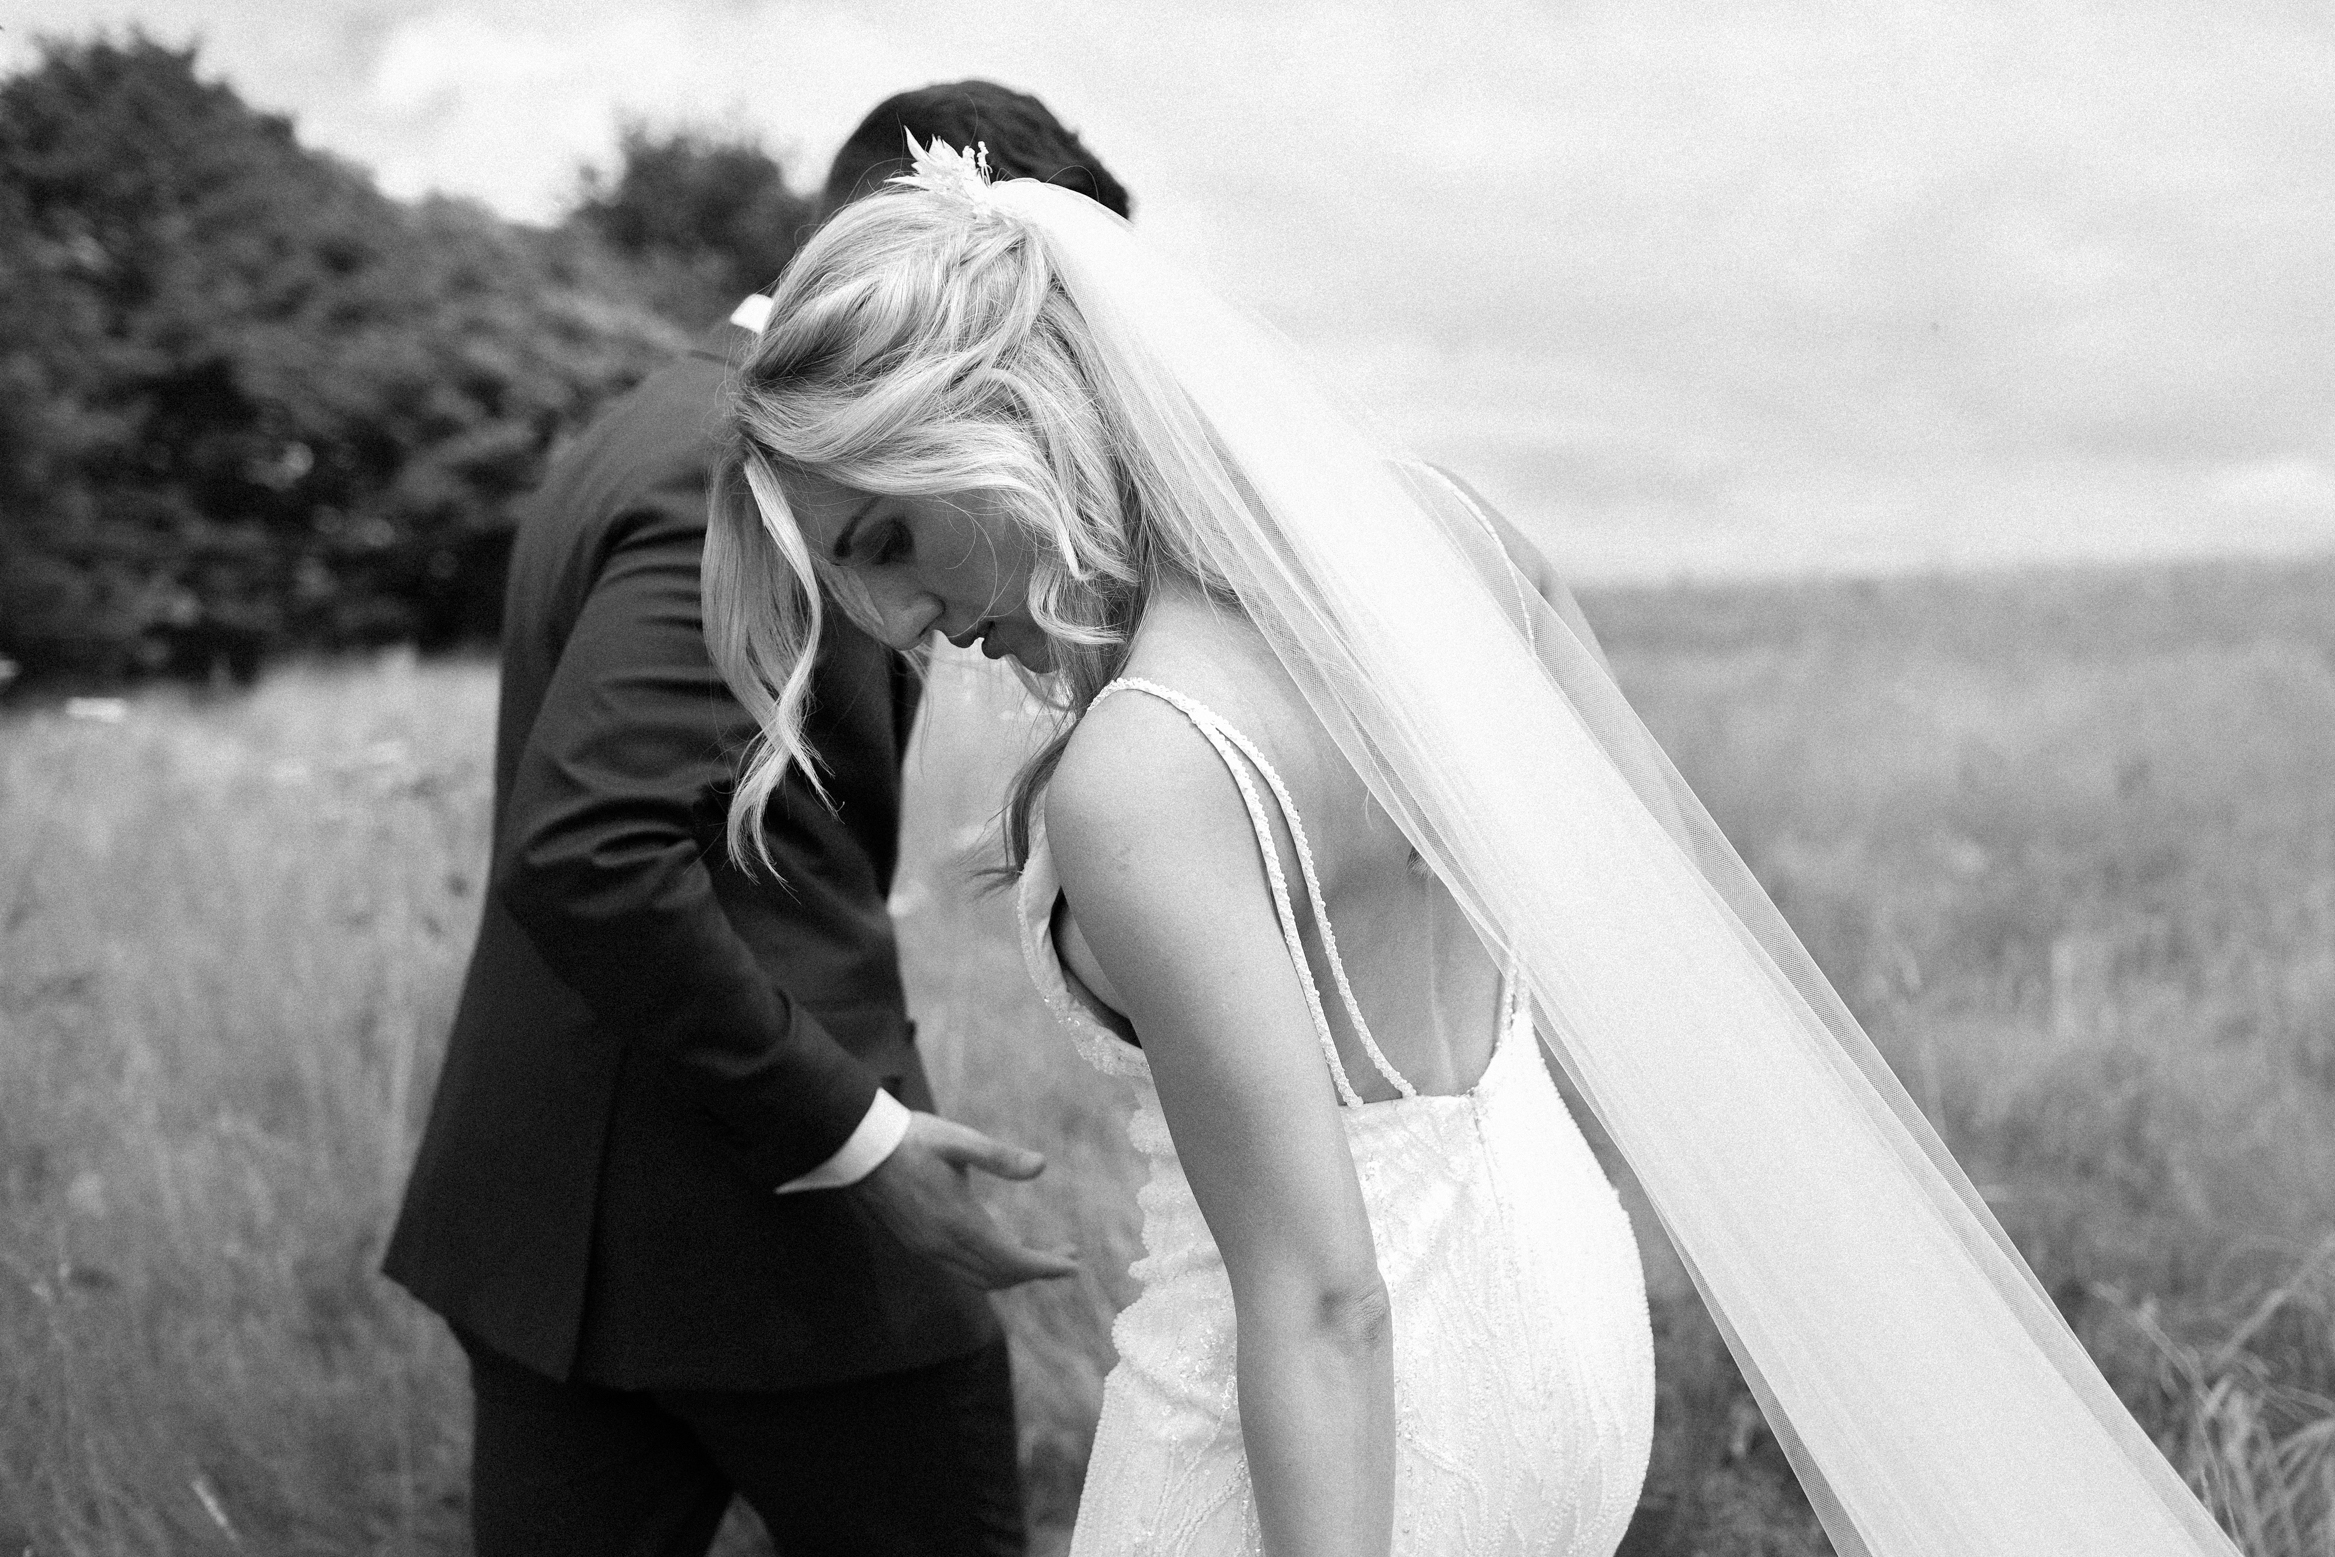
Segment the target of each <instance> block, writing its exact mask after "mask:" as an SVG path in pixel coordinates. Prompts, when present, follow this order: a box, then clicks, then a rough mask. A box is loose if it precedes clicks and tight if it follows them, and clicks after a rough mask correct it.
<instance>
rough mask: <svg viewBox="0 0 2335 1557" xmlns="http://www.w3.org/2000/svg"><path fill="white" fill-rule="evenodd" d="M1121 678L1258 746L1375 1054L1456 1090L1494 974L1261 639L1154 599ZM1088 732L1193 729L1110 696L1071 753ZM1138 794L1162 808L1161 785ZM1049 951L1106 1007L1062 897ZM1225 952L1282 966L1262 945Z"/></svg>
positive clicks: (1342, 1024) (1139, 742)
mask: <svg viewBox="0 0 2335 1557" xmlns="http://www.w3.org/2000/svg"><path fill="white" fill-rule="evenodd" d="M1125 673H1126V676H1127V677H1128V678H1130V679H1140V680H1145V681H1150V682H1155V683H1158V684H1160V685H1161V686H1164V687H1168V688H1173V689H1175V690H1176V691H1178V692H1181V693H1183V694H1185V695H1186V696H1188V697H1190V698H1191V699H1193V700H1195V701H1196V702H1198V703H1200V704H1203V705H1205V706H1206V707H1207V708H1208V709H1210V710H1212V711H1213V712H1214V713H1215V714H1216V715H1218V716H1219V717H1220V718H1221V719H1222V720H1223V721H1224V722H1225V723H1226V724H1228V725H1230V726H1232V727H1233V728H1234V729H1236V730H1238V731H1240V732H1242V733H1244V734H1245V735H1247V736H1248V738H1249V739H1250V740H1251V741H1252V742H1253V743H1254V744H1255V745H1256V746H1257V747H1258V748H1259V749H1260V751H1261V752H1262V754H1263V755H1264V757H1265V758H1266V760H1267V761H1268V762H1269V764H1270V765H1271V767H1272V768H1273V769H1274V771H1275V772H1276V773H1277V774H1278V776H1279V777H1280V778H1281V779H1282V781H1283V782H1284V783H1285V784H1286V787H1287V789H1288V791H1289V794H1290V797H1291V798H1292V799H1293V800H1294V801H1295V802H1296V807H1297V810H1298V813H1299V816H1300V820H1301V825H1302V826H1303V827H1304V829H1305V832H1306V834H1307V837H1308V840H1309V842H1310V844H1311V854H1312V863H1313V865H1314V866H1315V868H1316V869H1317V871H1318V873H1319V876H1320V881H1321V887H1322V891H1323V897H1324V901H1325V902H1326V903H1327V906H1328V914H1329V919H1330V923H1331V927H1332V931H1333V934H1334V935H1335V937H1336V940H1337V945H1338V950H1339V952H1340V953H1341V956H1340V959H1339V960H1340V961H1341V962H1342V963H1343V964H1344V968H1345V970H1346V972H1347V975H1348V977H1349V978H1350V980H1351V983H1352V987H1353V991H1354V995H1355V997H1356V999H1357V1001H1358V1003H1359V1004H1360V1006H1361V1008H1362V1011H1363V1013H1364V1017H1365V1020H1366V1021H1367V1022H1368V1024H1369V1026H1370V1029H1371V1032H1372V1035H1373V1036H1374V1038H1375V1039H1376V1041H1377V1043H1378V1045H1379V1047H1380V1049H1381V1050H1382V1051H1383V1052H1384V1054H1385V1056H1386V1058H1387V1059H1388V1060H1389V1061H1390V1062H1391V1063H1392V1065H1393V1067H1394V1068H1395V1069H1396V1070H1397V1071H1398V1072H1399V1073H1400V1074H1402V1075H1403V1076H1404V1077H1406V1078H1408V1079H1409V1080H1410V1081H1411V1083H1412V1084H1413V1085H1414V1086H1415V1087H1416V1088H1417V1089H1418V1090H1419V1091H1420V1092H1422V1093H1426V1094H1430V1095H1438V1094H1442V1095H1448V1094H1455V1093H1460V1092H1464V1091H1466V1090H1467V1089H1468V1088H1469V1087H1470V1086H1472V1085H1473V1084H1474V1083H1475V1081H1476V1079H1477V1077H1479V1076H1480V1075H1481V1074H1482V1073H1483V1070H1484V1067H1485V1064H1486V1063H1487V1061H1488V1060H1489V1058H1490V1055H1491V1049H1492V1040H1493V1033H1494V1029H1495V1023H1494V1013H1495V1008H1496V1006H1497V1004H1498V1001H1499V999H1500V978H1499V970H1498V968H1497V966H1496V965H1495V963H1494V961H1493V959H1492V957H1491V956H1490V955H1489V954H1487V953H1486V952H1485V950H1484V948H1483V946H1482V943H1481V942H1480V941H1479V940H1478V939H1477V937H1476V934H1475V932H1474V930H1473V928H1472V927H1470V926H1469V924H1468V923H1467V920H1466V918H1465V916H1464V915H1463V914H1462V913H1461V911H1460V909H1459V906H1458V904H1457V903H1456V902H1454V901H1453V899H1452V897H1451V894H1450V893H1449V892H1448V891H1446V890H1445V889H1444V888H1443V886H1442V884H1441V883H1439V882H1438V881H1436V880H1435V879H1434V877H1433V876H1432V875H1431V874H1430V873H1429V872H1427V870H1426V869H1425V868H1424V867H1423V865H1422V864H1421V862H1420V861H1419V860H1418V857H1417V856H1416V855H1415V854H1414V853H1413V852H1412V850H1411V847H1410V844H1409V842H1408V840H1407V839H1405V838H1404V837H1403V835H1402V833H1401V831H1400V830H1399V829H1398V828H1397V827H1396V826H1395V825H1394V822H1393V821H1392V819H1391V818H1389V817H1388V816H1387V814H1386V812H1385V811H1384V810H1383V809H1382V808H1381V807H1380V806H1379V805H1378V803H1377V802H1376V801H1375V800H1373V799H1372V798H1371V797H1370V794H1369V791H1368V789H1367V788H1366V787H1365V786H1364V785H1363V783H1362V781H1361V779H1360V777H1359V776H1357V775H1356V773H1355V772H1354V770H1353V768H1352V766H1351V765H1350V764H1348V763H1347V761H1346V759H1345V757H1344V756H1343V755H1342V754H1341V753H1340V752H1339V751H1338V749H1337V747H1336V745H1335V744H1334V743H1333V742H1332V741H1331V740H1330V738H1329V735H1328V732H1327V731H1325V730H1324V729H1323V728H1322V725H1321V723H1320V721H1319V720H1318V719H1316V718H1315V717H1314V714H1313V711H1312V709H1311V708H1310V707H1309V706H1308V705H1307V703H1306V701H1305V698H1304V696H1303V694H1302V693H1301V692H1300V691H1299V690H1298V688H1297V685H1296V683H1295V682H1294V681H1292V680H1291V679H1290V677H1289V675H1288V673H1287V672H1286V671H1285V670H1283V669H1282V667H1281V664H1280V662H1279V661H1278V660H1277V659H1276V658H1275V657H1274V655H1273V653H1272V651H1271V649H1270V648H1269V647H1268V646H1267V644H1266V642H1265V640H1264V638H1263V636H1262V635H1261V634H1260V633H1258V631H1257V630H1256V629H1255V628H1254V627H1253V626H1251V625H1250V624H1249V623H1248V622H1247V621H1246V620H1245V619H1243V618H1241V617H1240V616H1238V615H1236V614H1235V613H1233V612H1231V611H1228V610H1226V609H1224V608H1222V607H1219V606H1216V605H1214V604H1213V603H1212V602H1209V601H1207V600H1206V599H1205V598H1204V597H1201V596H1199V595H1197V594H1196V593H1193V594H1163V595H1162V596H1161V597H1158V598H1155V599H1154V600H1153V601H1152V602H1151V604H1150V606H1149V607H1148V608H1147V610H1146V612H1145V616H1144V623H1143V627H1142V630H1141V632H1140V633H1139V634H1138V636H1137V638H1136V640H1135V645H1134V649H1133V652H1132V653H1131V655H1130V656H1129V660H1128V663H1127V666H1126V671H1125ZM1099 741H1113V742H1124V743H1127V744H1128V745H1130V746H1131V747H1133V748H1135V749H1139V750H1157V749H1159V748H1160V747H1161V746H1162V745H1163V744H1164V743H1189V744H1191V745H1194V746H1196V745H1197V744H1198V741H1199V737H1198V736H1197V734H1196V733H1194V732H1193V731H1192V730H1191V729H1190V728H1189V727H1188V726H1187V725H1186V721H1185V719H1184V716H1183V715H1181V714H1180V713H1178V712H1177V711H1176V710H1175V709H1173V708H1171V707H1168V706H1166V705H1164V704H1161V703H1158V702H1155V701H1154V700H1152V699H1149V698H1118V699H1112V700H1109V701H1107V702H1104V703H1102V704H1100V705H1099V706H1098V707H1097V708H1096V709H1095V710H1094V712H1093V713H1092V714H1091V715H1090V716H1089V719H1088V721H1087V723H1086V724H1085V725H1083V726H1082V727H1081V729H1080V730H1079V732H1078V734H1077V735H1076V736H1075V737H1074V738H1073V749H1074V750H1076V749H1077V748H1078V747H1079V746H1080V745H1081V744H1082V743H1091V742H1099ZM1208 760H1209V762H1211V763H1213V762H1214V760H1215V759H1214V758H1212V757H1211V758H1209V759H1208ZM1219 798H1221V797H1219ZM1148 799H1149V801H1150V803H1154V804H1175V803H1176V797H1175V796H1173V795H1172V794H1168V793H1161V794H1158V795H1155V796H1152V797H1148ZM1187 814H1188V815H1189V816H1190V818H1191V825H1193V826H1237V827H1239V828H1240V829H1241V830H1242V832H1243V834H1244V835H1245V834H1246V832H1247V829H1248V825H1249V824H1248V823H1247V822H1246V821H1245V820H1244V819H1242V818H1240V817H1239V815H1238V814H1237V813H1236V812H1233V811H1231V810H1229V809H1228V808H1227V807H1225V806H1224V805H1222V804H1216V805H1213V806H1193V807H1191V808H1190V809H1189V810H1188V812H1187ZM1267 817H1268V820H1269V821H1270V823H1271V826H1272V829H1273V834H1274V841H1275V845H1276V848H1277V849H1278V851H1279V853H1280V855H1281V863H1282V867H1283V870H1284V873H1285V874H1286V875H1287V877H1288V878H1289V879H1292V880H1296V879H1298V878H1299V876H1300V873H1301V872H1300V864H1299V861H1298V858H1297V851H1296V847H1295V840H1294V839H1293V837H1292V836H1291V833H1290V830H1289V827H1288V824H1287V821H1286V819H1285V818H1284V817H1282V816H1281V815H1280V814H1279V812H1278V809H1277V808H1275V807H1271V806H1268V807H1267ZM1254 886H1255V890H1256V891H1257V892H1258V893H1259V894H1262V893H1263V892H1264V891H1265V890H1266V883H1265V877H1264V875H1263V872H1262V871H1261V870H1260V872H1259V874H1258V876H1257V878H1256V880H1255V883H1254ZM1294 902H1295V904H1296V909H1297V914H1298V919H1299V924H1300V930H1301V934H1302V938H1303V941H1304V945H1305V949H1306V953H1307V960H1308V962H1309V964H1310V967H1311V971H1312V974H1313V978H1314V983H1315V985H1316V987H1317V988H1319V989H1323V990H1327V989H1329V988H1331V987H1332V977H1333V975H1332V972H1331V969H1330V965H1329V959H1328V956H1327V953H1326V951H1325V948H1324V946H1323V942H1322V935H1321V929H1320V926H1319V925H1318V923H1316V917H1315V914H1314V912H1313V908H1312V904H1311V902H1310V899H1308V898H1307V897H1306V895H1305V894H1303V893H1299V894H1297V896H1296V898H1295V899H1294ZM1056 944H1057V947H1058V949H1059V951H1060V953H1061V956H1062V960H1063V962H1064V964H1065V965H1066V966H1067V967H1068V968H1069V969H1070V970H1071V972H1073V973H1074V974H1076V975H1077V977H1078V978H1079V980H1080V981H1081V982H1082V983H1084V984H1086V985H1087V986H1088V988H1089V990H1091V991H1092V992H1093V994H1094V995H1095V996H1096V997H1097V998H1098V999H1100V1000H1101V1001H1102V1002H1104V1003H1105V1004H1106V1005H1109V1006H1113V1007H1117V1006H1119V1005H1120V1002H1119V1001H1118V1000H1117V999H1116V998H1115V991H1114V990H1113V989H1112V988H1111V985H1110V981H1109V979H1108V977H1107V975H1106V974H1105V973H1104V972H1103V970H1102V968H1101V966H1100V964H1099V963H1098V961H1097V959H1096V958H1095V957H1094V955H1093V954H1092V952H1091V950H1090V949H1089V948H1088V946H1087V944H1086V941H1085V937H1084V936H1083V935H1082V934H1081V933H1080V932H1079V929H1078V925H1077V918H1076V907H1075V905H1066V906H1065V909H1064V912H1063V914H1062V916H1061V918H1060V919H1059V920H1058V921H1057V925H1056ZM1238 954H1239V955H1243V956H1254V957H1257V958H1276V959H1283V960H1286V958H1285V953H1283V952H1282V950H1281V948H1280V947H1279V946H1278V945H1275V944H1270V943H1266V944H1255V945H1250V946H1248V947H1246V948H1244V949H1241V950H1239V952H1238ZM1325 1009H1326V1012H1327V1014H1328V1017H1329V1020H1330V1024H1331V1029H1332V1033H1333V1036H1334V1037H1335V1039H1336V1041H1337V1045H1338V1048H1339V1051H1340V1054H1341V1055H1342V1057H1343V1058H1344V1060H1345V1063H1346V1069H1347V1072H1348V1074H1349V1075H1351V1076H1352V1077H1353V1082H1354V1085H1355V1087H1356V1088H1357V1089H1358V1090H1359V1091H1360V1093H1361V1094H1362V1096H1363V1097H1364V1098H1366V1099H1368V1100H1371V1101H1381V1100H1384V1099H1386V1098H1390V1097H1393V1096H1394V1095H1395V1093H1394V1089H1393V1086H1392V1084H1391V1083H1390V1082H1388V1081H1386V1080H1385V1079H1384V1078H1382V1077H1381V1076H1379V1075H1378V1073H1377V1071H1376V1069H1375V1068H1374V1067H1373V1066H1372V1065H1371V1064H1369V1063H1367V1061H1366V1060H1365V1058H1364V1055H1363V1049H1362V1045H1361V1041H1360V1039H1359V1037H1358V1036H1357V1035H1356V1033H1355V1032H1354V1030H1353V1024H1352V1023H1351V1021H1349V1020H1348V1018H1347V1016H1346V1013H1345V1011H1344V1009H1343V1008H1342V1005H1341V1003H1340V1002H1337V1001H1330V1002H1328V1004H1327V1006H1326V1008H1325ZM1136 1036H1137V1037H1138V1038H1140V1034H1138V1035H1136Z"/></svg>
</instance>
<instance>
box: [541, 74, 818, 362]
mask: <svg viewBox="0 0 2335 1557" xmlns="http://www.w3.org/2000/svg"><path fill="white" fill-rule="evenodd" d="M618 150H619V153H620V157H621V166H620V167H619V169H618V171H617V172H616V174H615V175H614V176H613V177H611V176H609V175H607V174H604V173H602V172H601V171H599V170H598V169H596V168H587V169H585V170H584V178H583V186H584V187H583V198H582V200H581V201H580V202H579V203H578V204H577V207H576V212H575V217H574V220H575V222H576V223H577V224H578V225H580V226H582V227H584V228H586V229H588V230H589V231H591V232H592V233H594V234H596V235H597V236H598V237H599V238H600V240H601V241H602V242H604V243H605V244H607V245H608V246H609V247H610V248H611V249H613V250H615V251H616V252H617V253H618V254H620V255H622V256H623V257H624V259H625V260H626V262H627V263H628V264H629V265H630V266H631V267H632V268H633V270H634V272H635V273H636V275H637V276H638V277H639V278H640V282H641V285H642V286H643V288H644V290H645V291H646V294H647V295H648V297H649V299H650V301H651V303H652V304H653V305H654V306H655V307H656V308H657V309H658V311H659V312H661V313H663V314H665V315H666V316H667V317H669V318H672V319H676V320H678V321H680V322H681V323H683V324H685V325H689V326H692V327H699V326H704V325H710V324H713V323H714V322H716V321H717V320H720V319H722V318H723V317H725V316H726V315H727V314H728V313H729V311H730V309H731V308H732V307H734V306H735V305H736V304H737V301H738V299H739V298H741V297H744V296H745V295H746V294H747V293H749V292H758V291H760V290H762V289H763V288H764V287H767V286H769V285H770V283H771V282H772V281H773V280H774V279H776V277H777V275H778V273H779V272H780V271H781V270H783V269H785V268H786V262H787V261H788V260H789V259H790V258H792V257H793V255H794V252H795V247H796V245H797V244H798V243H799V242H800V241H801V240H802V238H803V236H804V234H805V233H806V232H808V230H809V228H810V225H811V221H812V212H811V205H810V202H809V201H807V200H805V199H804V198H803V197H802V196H800V195H798V194H796V193H795V192H794V191H793V190H791V189H789V188H788V187H787V183H786V174H785V170H784V169H783V168H781V167H780V166H779V164H778V163H777V162H776V161H774V160H773V159H772V158H771V157H770V155H769V154H768V153H767V152H765V151H764V150H763V149H762V147H761V144H760V143H759V142H757V141H755V140H754V139H752V138H751V137H727V138H725V137H724V136H722V135H719V134H716V133H712V132H708V131H702V130H692V129H680V130H673V131H668V132H657V131H653V130H651V129H650V128H649V127H648V126H647V125H645V124H643V123H641V122H639V121H637V120H636V121H634V122H632V123H629V124H627V125H625V126H624V128H623V130H622V131H621V132H620V134H619V137H618Z"/></svg>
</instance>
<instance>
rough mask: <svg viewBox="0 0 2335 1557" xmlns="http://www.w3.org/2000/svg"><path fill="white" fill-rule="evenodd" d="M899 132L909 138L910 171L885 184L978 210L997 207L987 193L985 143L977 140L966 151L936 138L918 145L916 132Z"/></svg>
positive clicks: (987, 151)
mask: <svg viewBox="0 0 2335 1557" xmlns="http://www.w3.org/2000/svg"><path fill="white" fill-rule="evenodd" d="M901 133H902V134H904V135H906V136H907V137H908V154H909V170H908V171H907V172H905V173H896V174H894V175H893V176H892V177H891V178H890V179H889V180H887V182H889V183H894V184H906V185H907V186H908V187H909V188H911V189H921V190H924V191H926V192H927V193H929V194H935V195H939V196H940V197H941V198H942V199H944V200H960V201H963V202H964V203H965V204H966V205H968V206H971V207H972V208H973V209H975V210H977V211H989V210H994V209H995V208H996V204H997V201H996V197H995V196H993V195H992V194H991V193H990V192H989V182H990V177H991V175H990V171H989V143H988V142H987V141H976V142H975V143H974V144H973V147H972V149H971V150H969V151H967V150H960V149H958V148H957V147H955V146H951V145H950V144H949V143H948V142H947V141H944V140H942V139H941V138H940V137H939V136H937V135H936V136H934V137H933V138H932V139H931V141H930V142H928V143H927V144H925V145H922V146H919V145H917V144H916V132H915V131H913V130H904V131H902V132H901Z"/></svg>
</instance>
